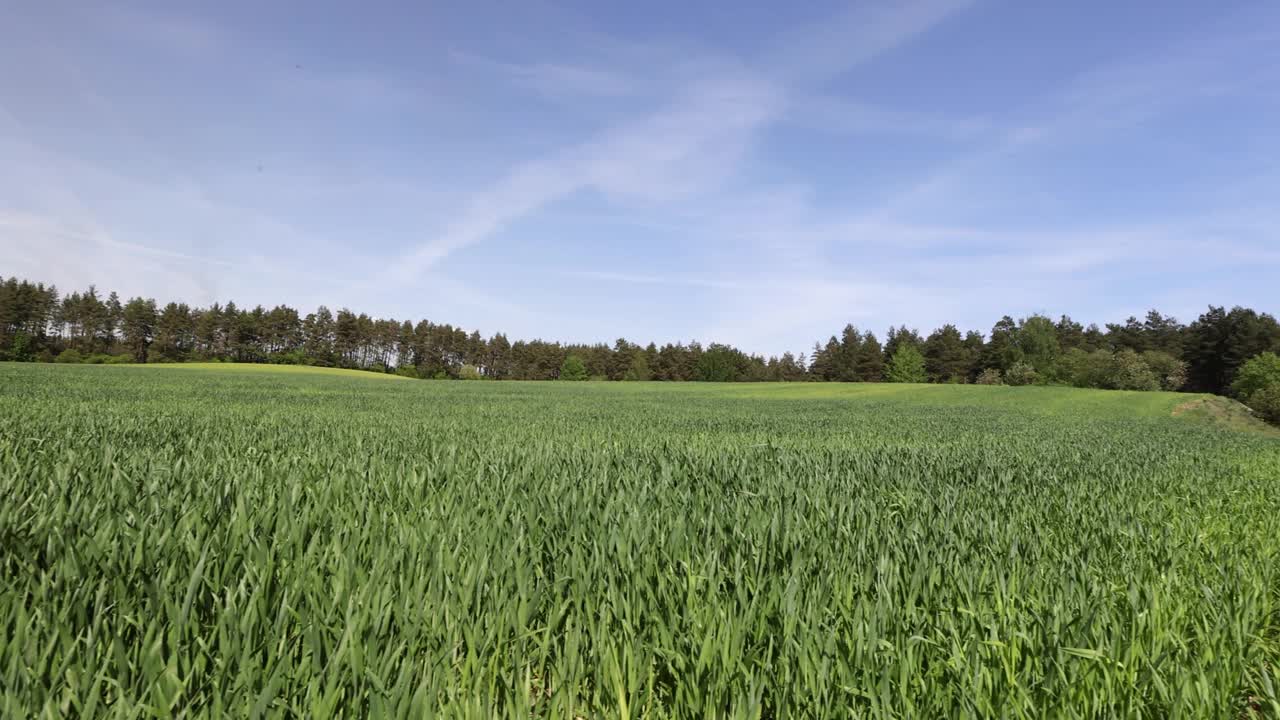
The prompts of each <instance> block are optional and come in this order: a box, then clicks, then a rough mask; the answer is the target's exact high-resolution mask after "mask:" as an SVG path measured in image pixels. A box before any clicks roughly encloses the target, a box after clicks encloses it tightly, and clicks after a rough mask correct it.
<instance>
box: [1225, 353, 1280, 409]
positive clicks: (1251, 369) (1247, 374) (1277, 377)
mask: <svg viewBox="0 0 1280 720" xmlns="http://www.w3.org/2000/svg"><path fill="white" fill-rule="evenodd" d="M1272 385H1280V355H1277V354H1275V353H1273V352H1264V353H1260V354H1259V355H1257V356H1255V357H1252V358H1250V359H1249V361H1248V362H1246V363H1245V364H1244V365H1243V366H1241V368H1240V372H1239V373H1237V374H1236V379H1235V382H1233V383H1231V392H1232V393H1233V394H1235V396H1236V397H1238V398H1250V397H1253V395H1254V393H1256V392H1258V391H1259V390H1262V389H1264V388H1267V387H1270V386H1272Z"/></svg>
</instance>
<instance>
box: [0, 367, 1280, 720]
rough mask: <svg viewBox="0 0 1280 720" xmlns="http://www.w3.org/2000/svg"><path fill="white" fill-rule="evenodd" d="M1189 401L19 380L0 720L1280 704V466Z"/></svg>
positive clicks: (1269, 443) (171, 372)
mask: <svg viewBox="0 0 1280 720" xmlns="http://www.w3.org/2000/svg"><path fill="white" fill-rule="evenodd" d="M1177 402H1178V399H1177V398H1171V397H1167V396H1162V395H1158V394H1146V395H1121V394H1117V393H1102V392H1095V391H1083V390H1067V389H1053V388H1025V389H1023V390H1022V391H1019V392H1008V393H1005V392H992V391H991V389H990V388H976V387H967V386H957V387H938V386H927V387H924V386H883V385H881V386H867V385H835V384H831V385H823V386H815V385H805V384H793V385H770V386H760V387H758V388H744V387H743V386H733V387H718V386H705V385H702V386H698V385H689V384H684V385H675V384H672V385H665V386H655V385H644V386H637V385H633V384H622V383H619V384H611V385H583V384H580V383H538V384H533V383H521V384H515V383H505V384H503V383H426V382H405V381H399V380H396V379H394V378H393V377H392V376H376V375H372V374H369V373H357V372H354V371H352V372H349V373H346V374H339V373H338V372H335V371H319V370H314V369H310V368H278V367H272V366H261V365H260V366H253V365H225V366H222V367H219V368H214V369H208V370H204V369H194V368H189V367H183V366H154V367H134V368H90V367H82V366H59V365H45V366H40V365H4V366H0V468H3V471H2V472H0V497H3V498H4V499H5V502H3V503H0V539H2V541H3V551H0V578H3V582H0V627H3V632H0V716H3V717H5V718H24V717H81V718H90V717H161V716H163V717H251V716H255V715H256V716H261V717H334V716H345V717H512V718H514V717H520V718H532V717H538V718H550V717H559V718H575V717H582V718H596V717H602V718H606V717H628V716H630V717H656V718H664V717H715V718H720V717H723V718H734V717H767V718H782V717H823V716H835V717H846V716H847V717H867V718H890V717H893V718H900V717H909V718H950V717H972V718H979V717H1011V718H1015V717H1021V718H1033V717H1081V718H1112V717H1142V718H1146V717H1150V718H1165V717H1188V718H1189V717H1206V716H1209V717H1224V718H1236V717H1246V716H1248V712H1249V708H1250V706H1251V704H1252V705H1254V706H1255V707H1257V708H1262V710H1259V712H1263V711H1265V712H1271V709H1272V708H1274V707H1276V705H1275V703H1277V697H1276V686H1277V682H1276V681H1277V680H1280V678H1277V677H1276V668H1277V667H1280V646H1278V645H1277V643H1276V642H1275V635H1274V632H1275V627H1276V625H1275V621H1276V618H1277V617H1278V616H1280V615H1278V613H1280V596H1278V594H1277V587H1278V585H1277V582H1278V580H1280V570H1278V569H1277V565H1276V558H1277V557H1280V495H1277V494H1276V493H1275V492H1274V482H1275V478H1276V477H1277V474H1278V473H1280V445H1278V444H1277V442H1276V441H1274V440H1270V439H1267V438H1265V437H1257V436H1248V435H1242V434H1236V433H1229V432H1222V431H1215V430H1213V429H1212V428H1210V427H1208V426H1203V425H1200V424H1197V423H1192V422H1189V421H1187V420H1185V419H1182V418H1174V417H1171V416H1170V411H1171V410H1172V408H1173V406H1174V405H1175V404H1176V403H1177ZM424 409H425V411H424Z"/></svg>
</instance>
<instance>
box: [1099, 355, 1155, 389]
mask: <svg viewBox="0 0 1280 720" xmlns="http://www.w3.org/2000/svg"><path fill="white" fill-rule="evenodd" d="M1106 387H1108V388H1109V389H1111V390H1159V389H1160V380H1159V378H1157V377H1156V375H1155V373H1153V372H1151V368H1149V367H1147V364H1146V363H1145V362H1143V361H1142V358H1141V357H1140V356H1139V355H1138V353H1136V352H1134V351H1132V350H1128V349H1125V350H1121V351H1120V352H1118V353H1116V354H1115V355H1114V356H1112V359H1111V366H1110V368H1109V373H1108V377H1107V385H1106Z"/></svg>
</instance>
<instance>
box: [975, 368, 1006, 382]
mask: <svg viewBox="0 0 1280 720" xmlns="http://www.w3.org/2000/svg"><path fill="white" fill-rule="evenodd" d="M974 382H975V383H976V384H978V385H1003V384H1004V378H1003V377H1001V375H1000V371H999V370H998V369H996V368H987V369H986V370H983V371H982V372H980V373H978V379H977V380H975V381H974Z"/></svg>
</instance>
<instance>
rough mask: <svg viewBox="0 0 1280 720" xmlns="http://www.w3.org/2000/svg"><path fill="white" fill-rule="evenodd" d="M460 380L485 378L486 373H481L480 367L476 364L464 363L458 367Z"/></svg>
mask: <svg viewBox="0 0 1280 720" xmlns="http://www.w3.org/2000/svg"><path fill="white" fill-rule="evenodd" d="M458 379H459V380H483V379H484V375H482V374H480V368H478V367H476V366H475V365H463V366H462V367H460V368H458Z"/></svg>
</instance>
